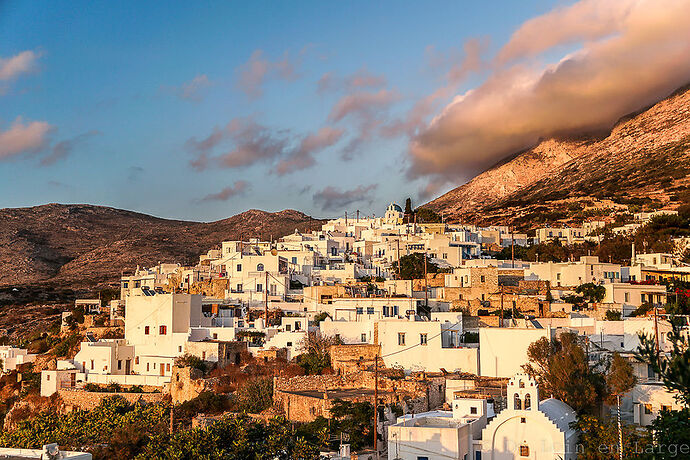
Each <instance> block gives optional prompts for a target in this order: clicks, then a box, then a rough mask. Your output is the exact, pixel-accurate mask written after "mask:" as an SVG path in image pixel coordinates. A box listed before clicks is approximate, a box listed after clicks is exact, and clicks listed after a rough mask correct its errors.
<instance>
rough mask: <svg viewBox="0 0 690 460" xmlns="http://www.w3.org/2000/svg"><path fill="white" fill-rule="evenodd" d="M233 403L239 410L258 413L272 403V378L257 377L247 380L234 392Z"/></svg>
mask: <svg viewBox="0 0 690 460" xmlns="http://www.w3.org/2000/svg"><path fill="white" fill-rule="evenodd" d="M235 405H236V409H237V410H238V411H239V412H247V413H250V414H258V413H260V412H262V411H264V410H266V409H268V408H269V407H271V406H272V405H273V379H272V378H271V377H257V378H254V379H252V380H249V381H247V382H246V383H245V384H244V385H242V386H241V387H240V389H239V390H238V391H237V393H235Z"/></svg>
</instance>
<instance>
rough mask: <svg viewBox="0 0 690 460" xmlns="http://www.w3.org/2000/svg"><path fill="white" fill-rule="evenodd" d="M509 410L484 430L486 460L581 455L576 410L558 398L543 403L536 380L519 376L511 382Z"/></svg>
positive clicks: (572, 457)
mask: <svg viewBox="0 0 690 460" xmlns="http://www.w3.org/2000/svg"><path fill="white" fill-rule="evenodd" d="M507 400H508V407H507V408H506V409H504V410H503V411H501V412H500V413H499V414H498V415H496V417H494V418H493V419H492V420H491V421H490V422H489V423H488V424H487V425H486V427H485V428H484V430H482V455H481V458H482V460H504V459H505V460H507V459H520V460H521V459H563V460H570V459H574V458H576V456H577V452H576V451H577V431H576V430H575V429H573V428H571V427H570V424H571V423H572V422H574V421H575V420H576V418H577V416H576V414H575V411H574V410H573V409H572V408H571V407H570V406H568V405H567V404H566V403H564V402H562V401H559V400H558V399H554V398H549V399H545V400H544V401H541V402H539V387H538V386H537V383H536V382H535V381H534V379H533V378H531V377H530V376H528V375H526V374H517V375H515V376H514V377H513V378H512V379H510V381H509V382H508V387H507Z"/></svg>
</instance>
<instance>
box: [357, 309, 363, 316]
mask: <svg viewBox="0 0 690 460" xmlns="http://www.w3.org/2000/svg"><path fill="white" fill-rule="evenodd" d="M363 313H364V307H357V314H358V315H361V314H363Z"/></svg>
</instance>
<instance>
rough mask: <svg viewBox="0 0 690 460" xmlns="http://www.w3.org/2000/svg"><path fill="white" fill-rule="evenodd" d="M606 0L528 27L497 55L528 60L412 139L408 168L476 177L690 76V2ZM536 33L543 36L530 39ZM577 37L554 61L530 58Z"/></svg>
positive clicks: (593, 126) (601, 122)
mask: <svg viewBox="0 0 690 460" xmlns="http://www.w3.org/2000/svg"><path fill="white" fill-rule="evenodd" d="M600 3H601V2H594V1H590V0H582V1H580V2H578V3H577V4H574V5H572V6H571V7H568V8H561V9H556V10H554V11H553V12H550V13H547V14H545V15H543V16H540V17H539V18H535V19H532V20H530V21H527V22H526V23H525V24H524V25H523V26H522V27H520V28H519V29H518V31H517V32H516V33H515V34H514V35H513V37H512V38H511V40H510V41H509V42H508V44H507V45H506V46H505V47H504V48H503V49H502V50H501V51H499V53H498V59H499V60H511V59H516V58H520V57H525V56H527V57H526V59H527V61H525V60H524V59H523V60H522V61H519V62H513V63H511V65H510V66H507V67H501V66H499V67H497V68H496V69H495V71H494V73H493V74H492V75H490V76H489V77H488V78H487V80H486V81H485V82H484V83H483V84H481V85H480V86H479V87H477V88H474V89H472V90H469V91H467V92H465V93H464V94H461V95H459V96H456V97H455V99H454V100H453V101H452V102H451V103H450V104H448V105H447V106H446V107H445V108H444V109H443V110H442V111H441V112H440V113H439V114H438V115H436V117H435V118H434V119H433V120H432V122H431V123H430V124H429V125H428V126H427V127H426V128H425V129H423V130H422V131H421V132H419V133H418V134H417V135H416V136H415V137H414V138H413V139H412V140H411V142H410V146H409V154H410V159H411V163H410V168H409V171H408V175H409V176H410V177H419V176H424V175H431V176H433V177H440V178H444V179H447V180H454V181H457V180H459V179H468V178H470V177H472V176H473V175H474V174H476V173H478V172H481V171H482V170H484V169H486V168H487V167H489V166H491V165H492V164H495V163H496V162H498V161H500V160H501V159H503V158H505V157H506V156H508V155H510V154H512V153H514V152H516V151H519V150H521V149H524V148H527V147H530V146H531V145H534V144H535V143H536V142H538V140H539V139H540V138H545V137H555V136H567V135H573V134H582V133H588V132H597V131H603V130H606V129H610V128H611V126H612V125H613V124H614V123H615V122H616V120H618V119H619V118H620V117H621V116H623V115H625V114H628V113H630V112H633V111H636V110H639V109H640V108H643V107H645V106H647V105H649V104H652V103H654V102H656V101H657V100H659V99H660V98H662V97H664V96H666V95H668V94H669V93H671V92H672V91H674V90H675V89H677V88H679V87H680V86H682V85H684V84H686V83H688V82H689V81H690V59H688V58H687V57H688V56H689V55H690V34H688V30H687V18H688V17H690V1H687V0H669V1H667V2H664V5H663V7H660V5H659V3H658V2H655V1H650V0H641V1H636V2H631V1H621V2H607V6H606V7H602V6H600ZM585 18H588V19H589V20H590V21H599V22H600V24H598V25H597V26H594V25H587V24H583V22H584V23H586V22H587V21H584V19H585ZM535 24H537V26H535ZM537 30H538V31H539V32H541V33H537ZM537 39H538V40H539V41H542V42H543V43H545V45H536V44H535V45H533V46H529V44H530V43H532V42H533V41H535V40H537ZM578 40H583V43H582V44H581V45H580V46H579V48H578V49H577V50H576V51H575V52H572V53H570V54H568V55H567V56H565V57H563V58H562V59H561V60H560V61H559V62H557V63H555V64H548V65H544V64H540V63H539V61H534V59H532V58H530V56H533V55H535V54H538V53H543V52H544V51H547V50H548V49H552V48H553V47H555V46H559V45H562V44H567V43H574V41H578ZM547 48H548V49H547Z"/></svg>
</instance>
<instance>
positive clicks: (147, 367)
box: [146, 363, 151, 372]
mask: <svg viewBox="0 0 690 460" xmlns="http://www.w3.org/2000/svg"><path fill="white" fill-rule="evenodd" d="M150 364H151V363H146V372H148V371H149V365H150Z"/></svg>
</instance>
